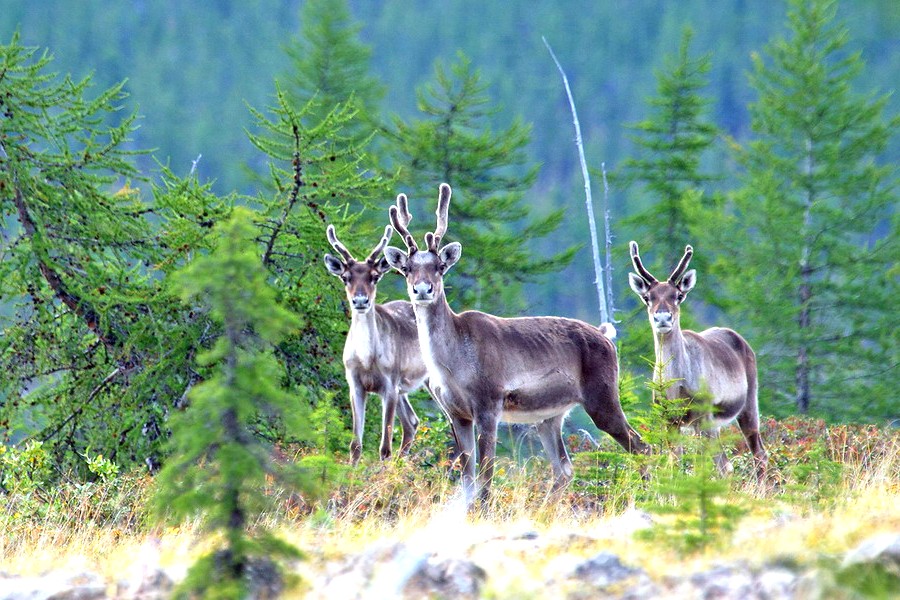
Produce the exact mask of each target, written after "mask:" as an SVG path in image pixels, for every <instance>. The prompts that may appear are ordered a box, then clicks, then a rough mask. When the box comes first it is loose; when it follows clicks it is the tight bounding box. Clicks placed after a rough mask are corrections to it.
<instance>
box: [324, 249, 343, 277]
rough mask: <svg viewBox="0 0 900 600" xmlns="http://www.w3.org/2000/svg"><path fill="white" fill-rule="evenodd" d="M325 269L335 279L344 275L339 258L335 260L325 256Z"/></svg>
mask: <svg viewBox="0 0 900 600" xmlns="http://www.w3.org/2000/svg"><path fill="white" fill-rule="evenodd" d="M325 268H326V269H328V272H329V273H331V274H332V275H334V276H336V277H340V276H341V275H343V274H344V263H342V262H341V260H340V259H339V258H335V257H334V256H332V255H330V254H326V255H325Z"/></svg>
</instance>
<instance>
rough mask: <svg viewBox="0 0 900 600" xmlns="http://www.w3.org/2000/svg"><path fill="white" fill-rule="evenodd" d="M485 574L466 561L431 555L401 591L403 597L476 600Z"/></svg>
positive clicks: (485, 576)
mask: <svg viewBox="0 0 900 600" xmlns="http://www.w3.org/2000/svg"><path fill="white" fill-rule="evenodd" d="M486 580H487V572H485V570H484V569H482V568H481V567H479V566H478V565H477V564H475V563H474V562H472V561H470V560H466V559H459V558H441V557H439V556H437V555H431V556H429V557H428V558H427V559H426V560H424V561H422V563H420V564H419V566H418V568H417V569H416V570H415V571H414V572H413V574H412V576H411V577H410V578H409V580H408V581H407V583H406V585H405V586H404V588H403V597H404V598H433V597H438V598H478V597H479V595H480V593H481V586H482V585H484V582H485V581H486Z"/></svg>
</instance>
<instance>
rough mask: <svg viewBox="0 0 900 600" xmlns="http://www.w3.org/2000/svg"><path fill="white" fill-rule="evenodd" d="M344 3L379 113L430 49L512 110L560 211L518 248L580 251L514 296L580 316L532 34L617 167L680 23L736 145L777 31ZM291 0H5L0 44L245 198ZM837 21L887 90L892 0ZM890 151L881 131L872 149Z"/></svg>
mask: <svg viewBox="0 0 900 600" xmlns="http://www.w3.org/2000/svg"><path fill="white" fill-rule="evenodd" d="M349 4H350V10H351V13H352V15H353V18H354V19H355V20H356V21H358V22H359V24H360V25H361V30H360V38H361V40H362V41H363V42H364V43H365V44H367V45H368V46H370V48H371V50H372V55H371V68H372V71H373V75H374V76H375V77H376V78H378V79H379V80H381V81H382V82H383V84H384V86H385V89H386V94H385V97H384V99H383V102H382V110H383V112H384V114H385V115H394V114H396V115H399V116H400V117H402V118H407V117H409V116H411V115H413V114H414V113H415V111H416V94H415V89H416V87H417V86H419V85H421V84H422V83H423V82H424V81H426V80H427V79H428V78H429V77H430V76H431V74H432V71H433V64H434V61H435V59H438V58H441V59H444V60H452V59H453V57H454V55H455V53H456V52H457V50H462V51H463V52H465V54H466V55H467V56H468V57H469V58H470V59H471V61H472V63H473V65H474V67H476V68H478V69H480V70H481V71H482V74H483V77H484V79H485V81H487V82H489V83H490V84H491V85H490V88H489V93H490V95H491V97H492V99H493V100H494V101H495V102H496V103H497V105H498V106H499V108H500V111H499V112H498V113H497V114H495V115H493V116H492V119H494V120H495V122H496V125H497V127H500V126H503V125H508V124H509V123H510V122H511V121H512V120H513V118H514V117H515V116H520V117H521V118H522V119H523V120H524V121H525V122H526V123H530V124H531V125H532V137H531V144H530V146H529V148H528V152H529V155H530V158H531V160H532V161H533V163H536V164H539V165H540V171H539V174H538V178H537V181H536V183H535V185H534V186H533V187H532V188H531V190H530V191H529V192H528V194H527V202H528V204H529V205H530V206H531V207H532V208H533V210H534V211H536V212H538V213H548V212H550V211H551V210H553V209H555V208H560V207H562V208H565V209H566V218H565V220H564V224H563V226H562V227H561V228H560V229H559V230H557V231H556V232H554V233H553V234H552V235H551V236H548V237H547V238H545V239H544V240H542V241H541V242H539V243H537V244H536V245H535V247H534V248H533V251H534V252H535V253H537V254H539V255H549V254H552V253H554V252H560V251H562V250H564V249H565V248H566V247H567V246H568V245H569V244H570V243H571V242H572V241H573V240H575V241H578V242H581V243H585V249H584V250H582V251H581V252H580V253H579V254H578V255H577V256H576V257H575V259H574V260H573V261H572V263H571V265H570V266H569V267H568V268H567V269H566V270H564V271H562V272H560V273H559V274H557V275H554V276H550V277H546V278H545V279H544V283H543V285H540V286H538V287H536V288H535V289H533V290H532V291H531V292H530V293H529V294H528V299H529V301H530V306H529V307H528V309H527V310H528V312H530V313H532V314H541V313H546V314H560V315H567V316H572V317H576V318H582V319H586V320H589V321H590V320H596V318H597V317H596V315H597V308H596V293H595V292H594V290H593V288H592V286H591V285H590V282H592V281H593V279H594V276H593V271H592V268H593V267H592V263H591V258H590V256H589V252H588V249H587V241H588V239H589V237H588V232H587V225H586V219H585V216H584V193H583V184H582V181H581V174H580V170H579V166H578V156H577V154H576V152H575V147H574V144H573V142H572V140H573V138H574V135H573V131H572V122H571V116H570V114H569V108H568V104H567V103H566V100H565V94H564V92H563V89H562V85H561V83H560V80H559V76H558V74H557V72H556V70H555V68H554V65H553V62H552V61H551V59H550V57H549V55H548V53H547V51H546V49H545V48H544V46H543V44H542V42H541V36H545V37H546V38H547V41H548V42H549V43H550V44H551V45H552V46H553V48H554V51H555V52H556V54H557V55H558V56H559V58H560V60H561V61H562V64H563V67H564V68H565V69H566V72H567V75H568V77H569V80H570V85H571V86H572V91H573V94H574V96H575V101H576V103H577V107H578V111H579V117H580V121H581V127H582V133H583V137H584V140H585V152H586V155H587V159H588V162H589V165H590V167H591V168H592V169H599V168H600V163H601V162H605V163H606V165H607V168H608V169H610V170H615V169H616V168H618V167H619V166H620V165H621V163H622V162H623V161H624V160H625V159H626V158H627V157H629V156H630V154H631V152H632V151H633V148H634V145H633V143H632V142H631V140H630V138H629V136H630V130H629V128H628V127H627V126H628V125H629V124H633V123H636V122H638V121H640V120H642V119H643V118H645V115H646V103H645V101H646V99H647V98H648V97H649V96H651V95H652V94H653V92H654V89H655V75H654V70H657V69H660V68H662V66H663V58H664V57H665V56H666V55H671V54H674V53H675V52H676V51H677V49H678V44H679V41H680V38H681V33H682V30H683V28H684V27H685V26H686V25H689V26H691V27H692V28H693V30H694V32H695V35H694V43H693V48H692V50H693V52H695V53H697V54H704V53H707V52H709V53H712V69H711V71H710V73H709V87H708V89H707V90H706V91H705V94H706V95H707V96H708V97H709V98H711V99H712V102H713V104H712V106H711V113H712V117H713V120H714V121H715V123H716V124H717V125H718V126H719V127H720V128H721V129H722V131H723V132H724V133H725V134H727V135H729V136H732V137H734V138H735V139H736V140H737V141H738V142H741V141H743V140H746V139H747V137H748V135H749V114H748V110H747V104H748V102H750V101H751V100H752V99H753V97H754V95H753V92H752V90H751V89H750V86H749V83H748V80H747V72H748V70H749V69H750V68H751V59H750V55H751V52H753V51H758V50H759V49H760V48H761V47H762V46H763V45H764V44H765V42H766V41H767V40H768V39H769V38H770V37H771V36H773V35H774V34H776V33H780V32H782V31H783V30H784V26H785V21H784V14H785V11H786V7H785V4H784V3H782V2H747V1H746V0H722V1H717V2H712V1H709V0H705V1H704V0H687V1H685V2H678V3H677V4H676V3H660V2H655V1H646V0H644V1H627V2H592V1H587V0H584V1H575V0H567V1H565V2H558V1H555V0H549V1H548V0H537V1H530V2H521V1H516V2H484V1H478V2H473V1H451V2H440V3H435V2H429V1H426V0H384V1H382V0H376V1H372V2H369V1H359V0H355V1H354V0H351V2H350V3H349ZM301 5H302V2H299V1H297V0H293V1H289V0H255V1H251V2H236V1H230V0H211V1H209V2H204V3H190V2H175V1H172V0H132V1H123V2H113V3H110V2H102V1H97V0H84V1H80V2H69V1H67V0H42V1H41V2H28V1H25V0H5V1H4V3H3V10H2V12H0V39H2V40H8V39H9V38H10V36H11V35H12V32H13V31H15V30H16V29H17V28H18V29H19V31H20V32H21V35H22V43H23V44H24V45H26V46H39V47H42V48H44V47H46V48H48V49H49V50H50V51H51V52H52V53H53V55H54V56H55V58H56V61H55V63H54V64H55V67H56V69H57V70H59V71H60V72H63V73H71V74H72V75H73V76H74V77H76V78H78V77H81V76H84V75H87V74H89V73H93V74H94V77H95V81H96V83H97V84H98V86H100V87H104V88H105V87H109V86H111V85H113V84H114V83H118V82H120V81H122V80H126V79H127V82H126V85H125V90H126V91H127V92H128V93H129V94H130V97H129V98H128V100H127V106H128V107H129V108H132V107H133V108H136V109H137V111H138V113H139V115H140V116H141V119H140V122H139V125H140V128H139V129H138V130H137V131H136V132H135V133H134V135H133V136H132V140H133V142H132V143H133V145H134V147H135V148H152V149H153V152H152V154H151V155H150V156H146V157H143V158H142V159H141V161H140V163H139V168H140V170H141V171H142V172H149V171H151V170H153V169H154V168H155V167H156V161H160V162H162V163H164V164H167V165H168V166H169V167H170V168H172V169H173V171H174V172H175V173H176V174H186V173H187V172H188V171H189V170H190V168H191V163H192V161H193V160H194V159H195V158H196V157H197V156H198V155H201V154H202V159H201V160H200V162H199V164H198V173H199V176H200V177H201V179H208V180H211V181H213V182H214V183H213V189H214V190H215V191H216V192H219V193H227V192H230V191H233V190H239V191H242V192H249V191H251V190H252V188H253V180H252V177H251V175H250V172H249V171H248V169H247V168H246V166H248V165H249V166H251V167H253V168H258V167H261V162H260V159H259V157H258V156H257V155H256V154H255V153H254V152H253V147H252V145H251V144H250V142H249V141H248V139H247V136H246V135H245V133H244V131H245V129H246V128H248V127H249V126H250V124H251V123H252V118H251V116H250V113H249V112H248V110H247V104H249V105H251V106H256V107H259V106H265V105H267V104H268V103H270V101H271V94H272V80H273V78H279V79H280V80H282V81H284V80H285V79H287V77H288V74H289V72H290V69H291V61H290V58H289V57H288V55H287V53H286V52H285V46H286V45H288V44H289V43H290V41H291V40H292V38H294V37H295V36H296V35H297V33H298V31H299V29H300V22H299V15H300V7H301ZM838 18H839V19H842V20H843V21H845V22H846V24H847V26H848V28H849V29H850V32H851V35H852V47H851V49H852V50H857V49H858V50H861V51H862V52H863V58H864V60H865V61H866V69H865V72H864V74H863V76H862V78H861V80H860V81H859V82H857V83H861V84H862V85H863V86H864V89H865V90H867V91H868V90H873V89H877V90H881V91H883V92H887V91H891V90H893V89H894V88H895V86H896V82H897V81H900V6H898V4H897V3H896V2H893V1H891V0H858V1H854V2H843V3H841V4H840V5H839V6H838ZM898 108H900V98H898V97H897V95H894V96H893V97H892V98H891V99H890V100H889V108H888V110H887V112H888V114H897V112H898V110H897V109H898ZM724 151H725V148H724V143H723V144H719V145H718V146H717V147H716V148H715V149H713V150H711V151H710V152H709V153H708V155H707V156H705V157H704V160H706V161H709V163H710V164H711V165H714V167H715V169H716V170H720V171H723V172H726V173H727V172H728V171H729V170H730V169H731V168H732V165H731V163H730V162H729V160H728V159H727V158H726V157H725V155H724ZM898 157H900V146H898V142H897V140H896V139H895V140H894V141H893V142H892V146H891V149H890V151H889V152H888V153H887V155H886V159H887V160H890V161H893V162H896V159H897V158H898ZM598 182H599V178H595V184H597V183H598ZM729 183H730V182H729V181H728V180H727V179H726V180H725V181H723V182H722V183H721V185H729ZM400 185H401V186H402V182H401V184H400ZM595 187H597V188H598V189H596V190H595V194H598V192H599V186H596V185H595ZM610 202H611V210H612V217H613V220H614V221H617V220H619V219H621V218H623V217H626V216H628V215H629V214H632V213H635V212H638V211H639V210H641V209H643V208H645V207H646V205H647V202H648V199H647V198H645V197H642V196H641V194H640V193H639V190H631V191H630V192H629V193H625V192H624V191H622V190H620V189H617V188H616V187H615V186H613V189H612V190H611V192H610ZM614 233H615V234H618V237H617V239H616V241H617V243H618V244H619V245H620V246H621V247H623V248H624V245H625V244H626V243H627V241H628V240H627V239H625V238H624V235H621V234H623V233H624V232H621V231H617V230H616V229H615V227H614ZM615 266H616V268H617V269H619V270H620V273H619V274H618V275H617V276H616V279H615V281H616V284H617V285H616V293H617V295H618V296H619V297H620V298H622V299H624V298H625V297H627V294H626V292H627V290H626V286H625V285H624V283H625V275H624V271H625V270H626V269H627V266H628V263H627V256H625V254H624V253H622V254H619V255H618V260H617V262H616V265H615ZM572 282H585V283H584V285H572ZM621 302H622V300H620V302H619V304H618V306H621V305H622V304H621ZM628 302H629V303H630V302H631V300H630V299H629V300H628ZM629 306H633V305H632V304H629Z"/></svg>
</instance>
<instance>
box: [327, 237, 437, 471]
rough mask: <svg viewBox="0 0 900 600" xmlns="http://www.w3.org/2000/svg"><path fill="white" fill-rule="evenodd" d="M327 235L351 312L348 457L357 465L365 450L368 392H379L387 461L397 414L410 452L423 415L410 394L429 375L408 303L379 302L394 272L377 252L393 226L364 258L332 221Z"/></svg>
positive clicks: (333, 269)
mask: <svg viewBox="0 0 900 600" xmlns="http://www.w3.org/2000/svg"><path fill="white" fill-rule="evenodd" d="M327 234H328V241H329V242H330V243H331V246H332V247H333V248H334V249H335V250H336V251H337V252H338V254H340V255H341V257H343V260H341V259H340V258H337V257H334V256H332V255H330V254H326V255H325V266H326V267H327V268H328V271H329V272H330V273H331V274H333V275H335V276H337V277H340V279H341V281H343V282H344V287H345V288H346V290H347V300H348V301H349V303H350V307H351V310H352V316H351V317H350V330H349V331H348V332H347V341H346V343H345V344H344V370H345V373H346V376H347V385H348V386H349V388H350V406H351V408H352V412H353V441H352V442H350V455H351V458H352V460H353V464H356V463H357V462H358V461H359V457H360V454H361V452H362V436H363V426H364V423H365V415H366V395H367V394H369V393H372V394H378V395H379V396H381V405H382V414H381V417H382V421H381V459H382V460H386V459H387V458H389V457H390V456H391V442H392V438H393V431H394V414H395V412H396V413H399V415H400V424H401V426H402V427H403V441H402V443H401V446H400V453H401V454H404V453H406V452H407V451H408V450H409V447H410V445H411V444H412V442H413V439H414V438H415V437H416V429H417V428H418V426H419V419H418V417H417V416H416V413H415V411H414V410H413V407H412V405H411V404H410V403H409V398H408V396H407V394H409V393H410V392H414V391H415V390H417V389H419V388H420V387H422V385H423V384H424V383H425V378H426V376H427V372H426V369H425V363H423V362H422V354H421V352H420V351H419V338H418V335H417V333H416V320H415V315H414V314H413V309H412V306H411V305H410V303H409V302H401V301H394V302H388V303H387V304H375V292H376V289H375V287H376V285H377V284H378V281H379V280H380V279H381V277H382V275H384V274H385V273H386V272H387V271H389V270H390V267H389V266H388V264H387V262H385V260H384V257H383V256H382V257H379V254H381V251H382V250H383V249H384V247H385V246H386V245H387V243H388V241H390V239H391V235H393V230H392V229H391V227H390V225H388V226H387V227H385V229H384V236H383V237H382V238H381V241H380V242H379V243H378V245H377V246H375V249H374V250H372V252H371V253H369V256H368V257H367V258H366V260H364V261H357V260H356V259H354V258H353V256H352V255H351V254H350V252H349V251H348V250H347V248H346V247H344V245H343V244H342V243H341V242H340V241H338V239H337V236H336V235H335V232H334V225H329V226H328V230H327Z"/></svg>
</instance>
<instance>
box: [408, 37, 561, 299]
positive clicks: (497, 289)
mask: <svg viewBox="0 0 900 600" xmlns="http://www.w3.org/2000/svg"><path fill="white" fill-rule="evenodd" d="M487 89H488V84H487V83H484V82H483V81H482V78H481V74H480V72H479V71H478V70H476V69H473V68H472V65H471V62H470V61H469V59H468V58H466V56H465V55H463V54H462V53H460V54H459V55H458V56H457V60H456V61H455V62H454V63H452V64H451V65H449V67H448V66H445V65H444V64H443V63H442V62H440V61H439V62H438V63H437V64H436V66H435V80H434V81H433V82H430V83H427V84H425V85H424V86H423V87H421V88H420V89H419V90H417V98H418V109H419V112H420V113H422V115H423V116H422V117H421V118H418V119H413V120H411V121H409V122H404V121H402V120H401V119H399V118H395V119H394V126H395V132H394V135H393V143H394V144H395V149H396V154H397V157H398V162H399V164H400V168H401V180H402V181H403V184H404V186H408V187H409V189H408V190H407V191H408V192H410V195H411V197H412V200H411V201H412V202H413V203H414V204H416V205H417V206H421V204H419V203H427V205H428V206H433V203H434V202H435V201H436V200H435V199H436V197H437V187H438V185H439V184H440V183H442V182H443V183H449V184H450V185H451V186H452V187H453V203H452V205H451V207H450V211H451V214H450V222H451V226H450V230H449V232H448V236H449V237H450V238H452V239H457V240H460V241H462V242H463V245H464V252H465V254H466V257H467V258H466V260H465V261H463V262H464V263H465V264H463V262H460V264H459V266H458V267H457V268H458V269H460V271H459V273H458V274H457V278H456V283H455V284H454V289H453V290H451V291H450V292H449V293H450V296H451V297H452V298H454V300H455V301H457V302H458V305H459V306H462V307H466V308H478V309H481V310H485V311H488V312H497V313H501V314H507V315H508V314H512V313H515V312H516V311H517V310H520V309H521V308H523V306H524V304H525V302H524V298H523V295H522V284H523V283H524V282H528V281H535V280H536V279H537V278H538V277H539V276H540V275H542V274H544V273H548V272H552V271H555V270H558V269H561V268H562V267H564V266H565V265H566V264H568V262H569V261H570V260H571V259H572V256H573V255H574V252H575V250H576V248H570V249H569V250H567V251H565V252H561V253H559V254H557V255H555V256H551V257H548V258H536V257H535V256H534V242H535V240H538V239H540V238H542V237H544V236H546V235H548V234H550V233H551V232H553V231H555V230H556V229H557V228H558V227H559V225H560V222H561V220H562V211H561V210H557V211H553V212H551V213H550V214H548V215H546V216H543V217H536V216H533V215H532V214H531V210H530V207H529V206H528V205H526V204H525V203H524V202H523V200H524V196H525V192H526V191H528V190H529V189H530V188H531V186H532V185H533V184H534V181H535V178H536V176H537V167H536V166H528V158H527V154H526V146H527V145H528V142H529V139H530V128H529V127H528V126H527V125H525V124H524V123H522V121H521V120H519V119H516V120H515V121H513V123H512V124H510V125H509V126H508V127H506V128H505V129H502V130H501V131H497V132H495V131H494V130H493V128H492V125H491V117H493V116H494V114H495V113H496V112H497V109H496V107H492V106H491V104H490V97H489V96H488V95H487ZM414 212H415V211H414Z"/></svg>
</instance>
